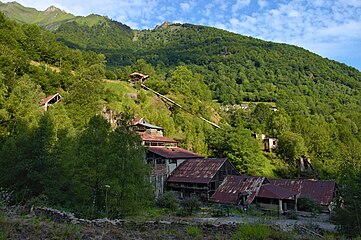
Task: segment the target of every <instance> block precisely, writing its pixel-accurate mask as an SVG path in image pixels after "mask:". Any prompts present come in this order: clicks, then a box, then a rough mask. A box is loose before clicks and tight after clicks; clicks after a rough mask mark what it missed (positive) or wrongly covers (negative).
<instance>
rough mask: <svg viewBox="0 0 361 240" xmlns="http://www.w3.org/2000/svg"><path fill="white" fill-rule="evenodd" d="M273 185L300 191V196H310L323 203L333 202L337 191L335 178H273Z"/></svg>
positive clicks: (309, 197)
mask: <svg viewBox="0 0 361 240" xmlns="http://www.w3.org/2000/svg"><path fill="white" fill-rule="evenodd" d="M270 182H271V183H272V184H273V185H276V186H279V187H283V188H287V189H288V190H291V191H294V192H299V193H300V194H299V196H298V197H300V198H308V199H312V200H314V201H316V202H317V203H319V204H321V205H329V204H331V202H332V200H333V197H334V193H335V191H336V188H337V186H336V182H335V181H333V180H307V179H297V180H293V179H272V180H270Z"/></svg>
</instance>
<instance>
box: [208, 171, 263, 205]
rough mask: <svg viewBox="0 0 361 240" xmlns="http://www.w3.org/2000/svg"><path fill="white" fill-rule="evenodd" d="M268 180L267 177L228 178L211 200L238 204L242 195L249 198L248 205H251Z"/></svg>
mask: <svg viewBox="0 0 361 240" xmlns="http://www.w3.org/2000/svg"><path fill="white" fill-rule="evenodd" d="M267 182H268V180H267V179H266V178H265V177H253V176H249V177H247V176H227V177H226V178H225V179H224V181H223V182H222V184H221V185H220V186H219V187H218V189H217V190H216V191H215V193H214V194H213V195H212V197H211V198H210V201H212V202H218V203H225V204H238V201H239V200H240V195H246V196H247V200H246V201H247V203H248V204H251V203H252V202H253V200H254V198H255V197H256V196H257V194H258V191H259V190H260V188H261V186H262V185H263V184H264V183H267Z"/></svg>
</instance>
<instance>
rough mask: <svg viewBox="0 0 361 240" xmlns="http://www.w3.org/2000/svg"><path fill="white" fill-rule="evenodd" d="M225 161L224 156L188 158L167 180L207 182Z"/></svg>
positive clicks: (173, 181)
mask: <svg viewBox="0 0 361 240" xmlns="http://www.w3.org/2000/svg"><path fill="white" fill-rule="evenodd" d="M226 161H227V159H226V158H203V159H202V158H199V159H189V160H187V161H184V162H183V163H182V164H180V165H179V166H178V167H177V168H176V169H175V170H174V172H173V173H172V175H171V176H170V177H169V178H168V180H167V181H168V182H170V183H204V184H208V183H210V182H211V180H212V179H213V177H214V176H215V175H216V174H217V172H218V171H219V169H220V168H221V167H222V166H223V164H224V163H225V162H226Z"/></svg>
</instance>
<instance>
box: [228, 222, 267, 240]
mask: <svg viewBox="0 0 361 240" xmlns="http://www.w3.org/2000/svg"><path fill="white" fill-rule="evenodd" d="M270 236H271V228H270V227H268V226H264V225H259V224H255V225H251V224H245V225H241V226H239V228H238V229H237V231H236V232H235V233H234V234H233V236H232V237H233V239H237V240H238V239H255V240H261V239H267V238H269V237H270Z"/></svg>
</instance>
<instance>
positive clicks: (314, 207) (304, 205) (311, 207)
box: [297, 198, 322, 213]
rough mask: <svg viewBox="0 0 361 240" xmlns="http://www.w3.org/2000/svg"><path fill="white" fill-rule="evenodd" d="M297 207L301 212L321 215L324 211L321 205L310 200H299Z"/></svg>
mask: <svg viewBox="0 0 361 240" xmlns="http://www.w3.org/2000/svg"><path fill="white" fill-rule="evenodd" d="M297 206H298V209H299V210H301V211H307V212H312V213H319V212H320V211H321V209H322V208H321V205H320V204H318V203H316V202H315V201H312V200H311V199H308V198H299V199H298V204H297Z"/></svg>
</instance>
